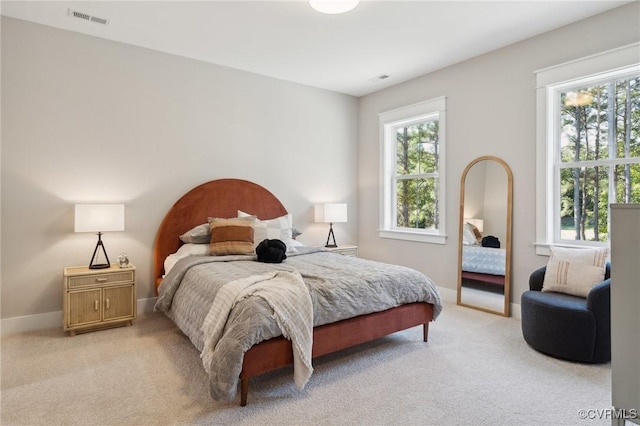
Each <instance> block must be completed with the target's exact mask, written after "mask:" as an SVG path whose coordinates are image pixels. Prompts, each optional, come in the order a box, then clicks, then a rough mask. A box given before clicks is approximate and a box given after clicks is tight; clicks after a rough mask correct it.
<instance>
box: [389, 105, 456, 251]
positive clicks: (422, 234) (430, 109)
mask: <svg viewBox="0 0 640 426" xmlns="http://www.w3.org/2000/svg"><path fill="white" fill-rule="evenodd" d="M378 117H379V122H380V228H379V229H378V235H379V237H380V238H391V239H396V240H407V241H418V242H424V243H433V244H445V243H446V237H447V236H446V232H445V231H446V224H445V217H446V215H445V205H446V200H445V192H446V191H445V186H446V185H445V164H446V155H445V151H446V149H445V148H446V137H445V133H446V132H445V129H446V98H445V97H444V96H443V97H439V98H434V99H431V100H428V101H424V102H420V103H417V104H413V105H409V106H407V107H403V108H398V109H394V110H391V111H387V112H383V113H380V114H379V115H378ZM434 118H436V119H437V120H438V122H439V123H438V155H439V158H438V159H439V161H438V170H437V171H436V172H435V173H436V174H437V176H438V215H439V223H438V225H439V226H438V229H436V230H432V229H407V228H398V227H397V226H396V220H395V218H396V189H395V186H394V185H392V181H393V177H394V176H395V173H396V145H397V144H396V136H395V132H394V129H395V128H397V127H399V126H403V125H410V124H413V123H418V122H421V121H425V120H433V119H434Z"/></svg>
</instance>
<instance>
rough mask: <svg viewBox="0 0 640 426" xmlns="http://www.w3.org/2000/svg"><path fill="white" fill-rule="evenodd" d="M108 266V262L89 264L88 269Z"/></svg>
mask: <svg viewBox="0 0 640 426" xmlns="http://www.w3.org/2000/svg"><path fill="white" fill-rule="evenodd" d="M110 267H111V265H109V264H108V263H98V264H95V265H89V269H106V268H110Z"/></svg>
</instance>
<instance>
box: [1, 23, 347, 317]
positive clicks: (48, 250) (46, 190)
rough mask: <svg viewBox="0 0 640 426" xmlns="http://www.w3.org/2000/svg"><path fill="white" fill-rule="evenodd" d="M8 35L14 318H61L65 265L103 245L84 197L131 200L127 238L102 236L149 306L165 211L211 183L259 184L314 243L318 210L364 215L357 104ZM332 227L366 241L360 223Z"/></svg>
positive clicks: (173, 60)
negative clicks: (337, 206)
mask: <svg viewBox="0 0 640 426" xmlns="http://www.w3.org/2000/svg"><path fill="white" fill-rule="evenodd" d="M1 31H2V74H1V75H2V170H1V173H2V175H1V177H2V193H1V194H2V216H1V219H2V230H1V235H2V247H1V250H2V254H3V259H2V273H1V275H2V277H1V279H2V281H1V282H2V294H1V295H2V312H1V317H2V318H3V319H6V318H13V317H21V316H29V315H35V314H45V313H52V312H53V313H56V312H58V313H59V311H60V310H61V309H62V269H63V267H65V266H70V265H83V264H88V263H89V260H90V258H91V254H92V252H93V248H94V246H95V243H96V236H95V235H92V234H74V232H73V205H74V203H77V202H119V203H120V202H121V203H124V204H125V205H126V213H125V215H126V220H125V227H126V231H125V232H122V233H109V234H105V235H104V237H103V239H104V243H105V246H106V249H107V252H108V254H109V256H110V257H111V260H112V261H115V260H116V258H117V255H118V254H119V253H120V252H126V253H128V254H129V257H130V259H131V261H132V263H134V264H135V265H136V266H137V268H138V289H137V297H138V299H146V298H151V297H154V296H155V292H154V286H153V283H152V279H151V274H152V271H151V268H152V265H151V257H152V245H153V241H154V238H155V232H156V229H157V228H158V226H159V224H160V222H161V220H162V218H163V217H164V214H165V213H166V211H167V210H168V209H169V207H170V206H171V205H172V204H173V203H174V202H175V201H176V200H177V199H178V198H179V197H180V196H181V195H182V194H183V193H185V192H186V191H187V190H189V189H190V188H192V187H194V186H196V185H198V184H200V183H203V182H206V181H209V180H212V179H217V178H227V177H233V178H241V179H247V180H251V181H254V182H256V183H258V184H261V185H262V186H264V187H266V188H267V189H269V190H270V191H271V192H273V193H274V194H275V195H276V196H277V197H279V198H280V200H281V201H282V202H283V203H284V205H285V206H286V207H287V208H288V210H289V212H291V213H292V214H293V216H294V226H296V227H297V228H298V229H300V231H302V232H303V235H302V236H301V237H299V239H300V240H301V241H302V242H304V243H306V244H309V245H320V244H324V241H325V239H326V235H327V232H328V228H327V227H326V226H324V224H322V225H321V224H315V223H313V220H314V219H313V204H314V203H317V202H326V201H333V202H347V203H348V206H349V217H350V218H356V217H357V215H358V210H357V195H356V194H357V157H356V156H357V99H356V98H353V97H351V96H346V95H342V94H338V93H334V92H329V91H325V90H319V89H315V88H310V87H306V86H302V85H299V84H293V83H289V82H285V81H282V80H277V79H273V78H267V77H263V76H259V75H255V74H250V73H246V72H242V71H237V70H233V69H229V68H224V67H220V66H215V65H210V64H205V63H202V62H198V61H194V60H190V59H185V58H181V57H177V56H172V55H168V54H164V53H160V52H156V51H152V50H147V49H141V48H137V47H133V46H129V45H125V44H120V43H115V42H111V41H106V40H102V39H99V38H95V37H90V36H85V35H80V34H76V33H72V32H67V31H62V30H57V29H53V28H50V27H45V26H41V25H37V24H32V23H27V22H24V21H19V20H15V19H11V18H5V17H3V18H2V25H1ZM203 220H204V218H203ZM335 228H336V229H335V232H336V234H337V236H338V238H339V239H340V241H343V242H344V243H347V242H355V241H356V240H357V227H356V221H355V220H352V221H350V222H349V223H346V224H337V225H336V226H335ZM49 317H53V318H59V316H57V315H49ZM60 325H61V324H60Z"/></svg>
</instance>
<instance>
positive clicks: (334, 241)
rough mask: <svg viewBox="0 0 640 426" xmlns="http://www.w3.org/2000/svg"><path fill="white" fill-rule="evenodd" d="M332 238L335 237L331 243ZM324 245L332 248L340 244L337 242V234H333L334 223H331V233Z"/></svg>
mask: <svg viewBox="0 0 640 426" xmlns="http://www.w3.org/2000/svg"><path fill="white" fill-rule="evenodd" d="M330 239H333V242H332V243H331V244H329V240H330ZM324 246H325V247H330V248H334V247H338V245H337V244H336V236H335V235H334V234H333V223H329V235H327V242H326V243H325V245H324Z"/></svg>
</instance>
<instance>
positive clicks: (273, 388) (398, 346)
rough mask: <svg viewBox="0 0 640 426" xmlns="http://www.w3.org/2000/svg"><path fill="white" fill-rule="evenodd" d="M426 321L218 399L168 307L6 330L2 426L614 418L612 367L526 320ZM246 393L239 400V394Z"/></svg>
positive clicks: (463, 311) (477, 315)
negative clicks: (561, 353)
mask: <svg viewBox="0 0 640 426" xmlns="http://www.w3.org/2000/svg"><path fill="white" fill-rule="evenodd" d="M421 336H422V331H421V328H420V327H416V328H413V329H410V330H406V331H404V332H400V333H396V334H394V335H392V336H389V337H386V338H383V339H380V340H377V341H375V342H372V343H369V344H365V345H361V346H358V347H356V348H352V349H349V350H346V351H343V352H339V353H337V354H332V355H329V356H326V357H323V358H320V359H319V360H316V361H315V362H314V366H315V372H314V374H313V376H312V377H311V380H310V382H309V383H308V385H307V387H306V388H305V390H304V391H299V390H298V389H297V388H296V387H295V386H294V385H293V378H292V370H291V369H289V368H285V369H281V370H278V371H275V372H272V373H268V374H265V375H263V376H260V377H257V378H254V379H252V380H251V385H250V390H249V404H248V405H247V406H246V407H239V406H238V401H239V399H237V400H236V401H235V402H233V403H229V404H221V403H218V402H215V401H213V400H211V399H210V397H209V392H208V387H207V380H206V377H205V373H204V369H203V367H202V364H201V362H200V357H199V354H198V352H197V351H196V349H195V348H194V347H193V346H192V345H191V343H190V342H189V340H188V338H186V337H185V336H184V335H182V334H181V333H180V331H178V330H177V329H176V328H175V326H174V325H173V323H172V322H171V321H169V320H168V319H167V318H165V317H164V316H163V315H162V314H155V313H154V314H149V315H143V316H140V317H139V318H138V319H137V320H136V321H135V322H134V325H133V327H126V328H117V329H111V330H104V331H99V332H94V333H87V334H81V335H78V336H76V337H67V336H66V334H64V333H63V332H62V330H61V329H52V330H45V331H36V332H29V333H21V334H16V335H11V336H6V337H3V338H2V341H1V344H2V347H1V355H2V360H1V366H2V371H1V373H2V376H1V409H2V412H1V417H0V422H1V423H2V424H3V425H27V424H29V425H31V424H33V425H37V424H43V425H44V424H47V425H52V424H61V425H62V424H64V425H74V424H78V425H93V424H96V425H125V424H139V425H152V424H153V425H156V424H259V425H270V424H274V425H275V424H295V425H303V424H323V425H330V424H354V425H355V424H367V425H371V424H394V425H398V424H421V425H427V424H433V425H454V424H460V425H502V424H503V425H527V424H528V425H545V424H548V425H580V424H584V425H589V426H594V425H600V424H602V425H605V424H606V425H608V424H610V420H606V419H600V420H597V419H596V420H581V419H580V418H579V417H578V411H579V410H580V409H594V410H595V409H600V410H603V409H607V408H610V406H611V396H610V395H611V391H610V389H611V385H610V381H611V369H610V365H609V364H606V365H581V364H573V363H569V362H564V361H560V360H556V359H553V358H549V357H547V356H545V355H542V354H540V353H537V352H535V351H534V350H532V349H531V348H529V347H528V346H527V345H526V343H525V342H524V341H523V340H522V336H521V332H520V322H519V321H518V320H517V319H513V318H502V317H498V316H495V315H491V314H486V313H482V312H479V311H474V310H471V309H467V308H462V307H458V306H455V305H453V304H446V305H445V309H444V312H443V314H442V315H441V317H440V318H439V319H438V320H437V321H436V322H435V323H432V324H431V327H430V333H429V342H428V343H423V342H422V341H421ZM238 398H239V397H238Z"/></svg>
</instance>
